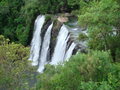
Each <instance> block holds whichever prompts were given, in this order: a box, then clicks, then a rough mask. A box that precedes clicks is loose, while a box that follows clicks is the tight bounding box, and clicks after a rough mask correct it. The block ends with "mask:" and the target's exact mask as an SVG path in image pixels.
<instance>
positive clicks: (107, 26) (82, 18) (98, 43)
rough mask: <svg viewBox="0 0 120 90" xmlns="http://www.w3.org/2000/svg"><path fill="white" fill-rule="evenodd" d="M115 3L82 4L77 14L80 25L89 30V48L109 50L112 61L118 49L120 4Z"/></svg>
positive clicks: (105, 0) (98, 0)
mask: <svg viewBox="0 0 120 90" xmlns="http://www.w3.org/2000/svg"><path fill="white" fill-rule="evenodd" d="M117 1H118V0H92V1H89V3H85V2H82V3H81V4H82V7H81V9H80V14H79V23H80V25H82V26H83V27H86V26H87V27H88V30H89V33H88V34H89V36H88V37H89V42H88V44H89V47H90V48H91V49H97V50H110V51H111V55H112V56H113V60H114V61H116V58H115V57H117V56H118V55H117V52H118V51H117V49H120V32H119V29H120V23H119V22H120V3H118V2H117ZM114 28H115V30H114ZM115 33H116V34H115ZM116 55H117V56H116Z"/></svg>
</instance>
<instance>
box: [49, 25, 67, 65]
mask: <svg viewBox="0 0 120 90" xmlns="http://www.w3.org/2000/svg"><path fill="white" fill-rule="evenodd" d="M68 34H69V32H68V30H67V28H66V27H65V25H63V26H62V27H61V29H60V32H59V34H58V37H57V43H56V46H55V49H54V53H53V56H52V59H51V63H50V64H52V65H57V64H59V63H62V62H63V60H64V55H65V51H66V46H67V41H68V39H69V35H68Z"/></svg>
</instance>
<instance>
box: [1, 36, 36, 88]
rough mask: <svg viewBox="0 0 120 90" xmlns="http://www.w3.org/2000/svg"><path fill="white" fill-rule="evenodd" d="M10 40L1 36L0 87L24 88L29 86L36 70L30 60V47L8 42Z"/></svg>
mask: <svg viewBox="0 0 120 90" xmlns="http://www.w3.org/2000/svg"><path fill="white" fill-rule="evenodd" d="M8 41H9V40H8V39H5V38H4V37H3V36H0V89H2V90H22V89H23V88H27V86H28V85H29V83H28V80H30V79H31V77H33V75H32V73H33V72H34V68H33V67H31V65H30V62H28V56H29V48H28V47H24V46H22V45H21V44H14V43H11V44H8ZM2 42H3V43H2ZM1 43H2V44H1Z"/></svg>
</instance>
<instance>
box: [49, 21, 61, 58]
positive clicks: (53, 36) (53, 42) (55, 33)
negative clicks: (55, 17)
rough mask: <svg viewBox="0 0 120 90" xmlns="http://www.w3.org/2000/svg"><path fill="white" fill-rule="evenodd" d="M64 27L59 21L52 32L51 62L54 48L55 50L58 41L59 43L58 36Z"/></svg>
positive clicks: (55, 23)
mask: <svg viewBox="0 0 120 90" xmlns="http://www.w3.org/2000/svg"><path fill="white" fill-rule="evenodd" d="M62 25H63V23H61V22H59V21H56V22H54V24H53V28H52V32H51V41H50V42H51V43H50V59H49V60H51V57H52V55H53V52H54V48H55V45H56V41H57V36H58V33H59V31H60V28H61V26H62Z"/></svg>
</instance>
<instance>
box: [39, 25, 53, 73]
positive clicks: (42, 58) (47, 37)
mask: <svg viewBox="0 0 120 90" xmlns="http://www.w3.org/2000/svg"><path fill="white" fill-rule="evenodd" d="M52 27H53V23H52V24H51V25H50V26H49V27H48V29H47V31H46V33H45V36H44V39H43V44H42V49H41V55H40V63H39V67H38V72H41V73H42V72H43V70H44V65H45V64H46V63H47V55H48V49H49V46H50V38H51V30H52Z"/></svg>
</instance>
